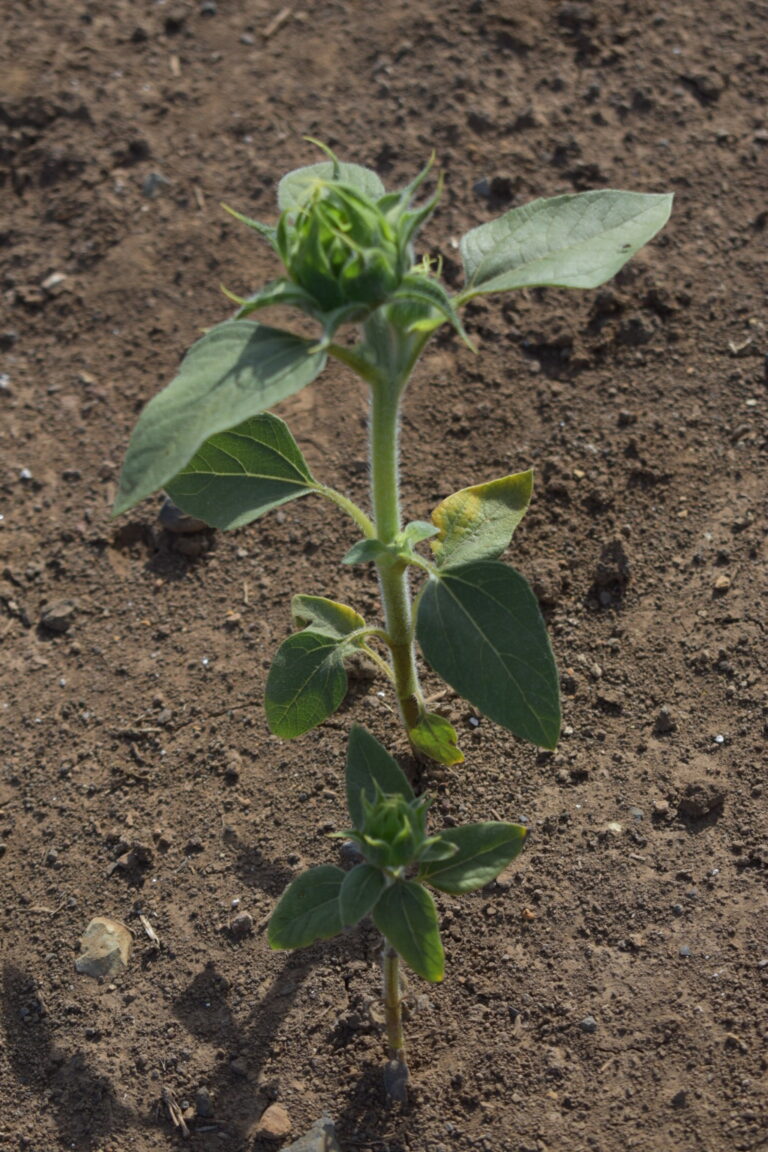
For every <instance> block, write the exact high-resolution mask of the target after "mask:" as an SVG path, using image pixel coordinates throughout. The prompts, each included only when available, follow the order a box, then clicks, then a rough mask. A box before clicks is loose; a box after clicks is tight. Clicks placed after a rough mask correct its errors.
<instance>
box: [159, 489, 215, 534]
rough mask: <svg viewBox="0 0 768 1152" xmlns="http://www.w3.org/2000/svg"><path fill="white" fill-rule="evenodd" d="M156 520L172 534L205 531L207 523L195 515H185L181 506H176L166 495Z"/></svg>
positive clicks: (207, 527)
mask: <svg viewBox="0 0 768 1152" xmlns="http://www.w3.org/2000/svg"><path fill="white" fill-rule="evenodd" d="M157 518H158V520H159V522H160V526H161V527H162V528H165V530H166V532H171V533H172V534H173V535H174V536H193V535H194V534H195V533H196V532H207V531H208V530H209V525H208V524H206V522H205V520H198V519H197V517H196V516H187V514H186V512H182V510H181V508H177V506H176V505H175V504H174V502H173V500H170V499H169V498H168V497H166V499H165V500H164V501H163V504H162V507H161V509H160V512H159V515H158V517H157Z"/></svg>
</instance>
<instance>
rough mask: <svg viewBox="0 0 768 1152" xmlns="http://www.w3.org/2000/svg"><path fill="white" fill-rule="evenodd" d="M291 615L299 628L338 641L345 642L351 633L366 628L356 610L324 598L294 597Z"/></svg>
mask: <svg viewBox="0 0 768 1152" xmlns="http://www.w3.org/2000/svg"><path fill="white" fill-rule="evenodd" d="M291 615H292V616H293V622H294V624H295V625H296V627H297V628H309V629H310V631H312V632H318V633H320V635H321V636H333V637H334V639H336V640H343V639H344V637H345V636H348V635H349V633H350V632H356V631H357V629H358V628H365V620H363V618H362V616H360V614H359V613H357V612H355V610H354V608H350V607H348V605H346V604H339V603H337V601H336V600H326V598H325V597H324V596H294V598H293V600H292V601H291Z"/></svg>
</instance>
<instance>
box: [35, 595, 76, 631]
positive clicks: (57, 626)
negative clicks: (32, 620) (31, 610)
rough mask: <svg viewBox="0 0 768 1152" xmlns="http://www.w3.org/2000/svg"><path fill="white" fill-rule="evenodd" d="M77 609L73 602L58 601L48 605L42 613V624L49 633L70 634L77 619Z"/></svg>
mask: <svg viewBox="0 0 768 1152" xmlns="http://www.w3.org/2000/svg"><path fill="white" fill-rule="evenodd" d="M76 611H77V609H76V606H75V603H74V601H73V600H56V601H55V603H53V604H48V605H47V606H46V607H45V608H43V610H42V612H41V613H40V623H41V625H42V626H43V628H47V629H48V631H49V632H58V633H63V632H68V631H69V629H70V628H71V626H72V623H73V621H74V619H75V613H76Z"/></svg>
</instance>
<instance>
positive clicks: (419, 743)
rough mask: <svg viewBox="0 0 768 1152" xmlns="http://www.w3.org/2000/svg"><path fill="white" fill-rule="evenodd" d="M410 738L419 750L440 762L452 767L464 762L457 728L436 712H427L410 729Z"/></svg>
mask: <svg viewBox="0 0 768 1152" xmlns="http://www.w3.org/2000/svg"><path fill="white" fill-rule="evenodd" d="M408 739H409V740H410V742H411V744H412V746H413V747H414V748H415V749H416V751H417V752H421V753H422V754H423V755H424V756H429V758H430V760H435V761H436V762H437V763H438V764H444V765H445V766H446V767H450V765H451V764H462V763H463V762H464V753H463V752H462V751H461V749H460V748H459V747H458V744H457V741H458V736H457V735H456V729H455V728H454V727H453V725H452V724H449V723H448V721H447V720H446V719H445V717H444V716H438V714H437V713H436V712H425V713H424V715H423V716H422V717H421V718H420V720H419V722H418V724H417V725H416V726H415V727H414V728H409V729H408Z"/></svg>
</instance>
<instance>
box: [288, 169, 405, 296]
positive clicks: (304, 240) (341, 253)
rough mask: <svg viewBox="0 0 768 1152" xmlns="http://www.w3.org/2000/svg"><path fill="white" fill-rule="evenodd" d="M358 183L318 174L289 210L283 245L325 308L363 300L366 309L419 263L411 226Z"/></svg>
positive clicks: (294, 275)
mask: <svg viewBox="0 0 768 1152" xmlns="http://www.w3.org/2000/svg"><path fill="white" fill-rule="evenodd" d="M397 223H398V221H397V219H396V218H394V219H393V218H392V215H391V214H390V215H386V214H385V213H384V212H383V211H382V210H381V208H380V207H379V206H378V205H377V204H376V203H375V202H374V201H372V200H370V199H368V197H366V196H364V195H363V194H362V193H361V192H358V191H357V190H356V189H354V188H351V187H347V186H346V185H345V184H341V183H336V182H334V181H328V180H319V179H318V180H316V181H315V182H314V183H313V184H312V186H311V187H310V188H308V190H307V195H306V197H305V199H304V201H303V203H302V204H301V206H300V207H299V209H298V210H296V211H295V212H284V213H283V215H282V216H281V218H280V222H279V224H278V228H277V246H278V249H279V251H280V255H281V257H282V259H283V263H284V264H285V266H286V268H287V270H288V273H289V275H290V277H291V279H292V280H293V282H294V283H295V284H298V285H299V286H300V287H301V288H303V289H304V290H305V291H306V292H308V293H309V294H310V295H311V296H312V297H313V298H314V299H315V300H316V301H317V303H318V305H319V306H320V310H321V311H322V312H333V311H335V310H336V309H338V308H343V307H349V306H350V305H359V306H360V309H361V312H362V313H363V314H364V313H365V312H366V311H368V310H369V309H371V308H374V307H376V306H377V305H379V304H381V303H382V302H383V301H384V300H386V299H387V297H388V296H389V295H390V294H391V293H392V292H394V291H395V290H396V289H397V287H398V286H399V284H400V282H401V280H402V278H403V276H404V275H405V274H406V272H407V271H408V270H409V268H410V267H411V265H412V263H413V249H412V247H411V244H410V241H409V237H408V232H407V231H406V230H405V229H403V230H400V229H398V227H397Z"/></svg>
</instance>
